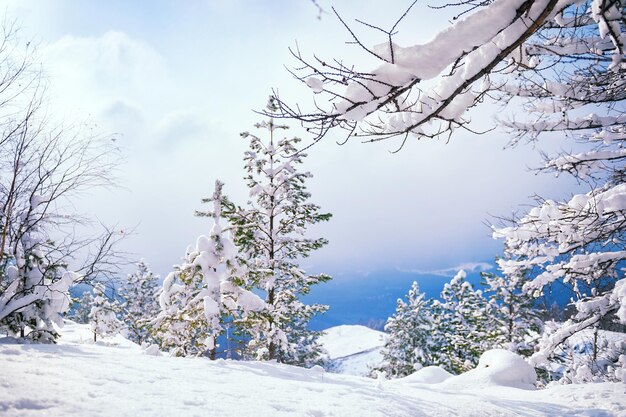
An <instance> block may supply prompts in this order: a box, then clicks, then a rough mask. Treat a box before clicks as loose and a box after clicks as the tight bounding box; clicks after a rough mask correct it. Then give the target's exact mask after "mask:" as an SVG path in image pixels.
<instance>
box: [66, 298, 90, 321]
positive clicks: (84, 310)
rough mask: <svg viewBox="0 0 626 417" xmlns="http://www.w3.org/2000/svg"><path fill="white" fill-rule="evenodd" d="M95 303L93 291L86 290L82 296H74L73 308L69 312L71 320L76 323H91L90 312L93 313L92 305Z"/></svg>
mask: <svg viewBox="0 0 626 417" xmlns="http://www.w3.org/2000/svg"><path fill="white" fill-rule="evenodd" d="M92 304H93V293H92V292H91V291H85V292H83V293H82V294H81V295H80V298H72V309H71V310H70V313H69V314H68V318H69V319H70V320H73V321H75V322H76V323H81V324H87V323H89V313H91V305H92Z"/></svg>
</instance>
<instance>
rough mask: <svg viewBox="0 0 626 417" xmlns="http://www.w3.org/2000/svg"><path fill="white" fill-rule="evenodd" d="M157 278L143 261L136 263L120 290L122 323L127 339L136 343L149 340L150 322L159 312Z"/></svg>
mask: <svg viewBox="0 0 626 417" xmlns="http://www.w3.org/2000/svg"><path fill="white" fill-rule="evenodd" d="M159 288H160V285H159V276H158V275H154V274H153V273H152V271H150V269H149V268H148V265H147V264H146V263H145V262H144V261H143V260H141V261H139V263H137V271H136V272H134V273H133V274H129V275H128V276H127V279H126V282H125V283H124V285H123V286H122V288H121V289H120V297H121V298H122V300H123V301H124V304H123V305H122V321H123V322H124V324H125V325H126V328H127V329H128V338H129V339H130V340H132V341H133V342H136V343H139V344H141V343H143V342H145V341H149V340H151V336H150V322H151V321H152V320H153V319H154V318H155V317H156V316H157V314H158V313H159V311H160V308H159V302H158V296H157V292H158V290H159Z"/></svg>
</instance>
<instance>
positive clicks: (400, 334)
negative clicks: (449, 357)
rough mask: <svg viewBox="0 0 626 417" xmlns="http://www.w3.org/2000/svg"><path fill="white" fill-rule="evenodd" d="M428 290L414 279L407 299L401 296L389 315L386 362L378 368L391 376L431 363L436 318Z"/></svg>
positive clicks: (409, 371)
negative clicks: (392, 313) (427, 297)
mask: <svg viewBox="0 0 626 417" xmlns="http://www.w3.org/2000/svg"><path fill="white" fill-rule="evenodd" d="M425 296H426V294H424V293H422V292H420V290H419V286H418V285H417V282H413V285H412V286H411V289H410V290H409V293H408V294H407V295H406V301H404V300H402V299H398V301H397V303H396V312H395V314H394V315H393V316H391V317H389V319H388V320H387V324H386V325H385V332H387V333H388V335H389V337H388V339H387V341H386V342H385V347H384V348H383V362H382V363H381V364H380V365H379V366H377V367H376V370H382V371H384V372H385V373H386V374H387V376H388V377H394V378H398V377H403V376H407V375H410V374H412V373H413V372H415V371H416V370H419V369H420V368H422V367H423V366H430V365H432V359H431V349H432V340H433V339H432V333H433V331H436V329H433V321H432V317H431V311H430V303H429V301H428V300H427V299H425Z"/></svg>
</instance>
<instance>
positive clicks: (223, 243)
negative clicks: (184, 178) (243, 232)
mask: <svg viewBox="0 0 626 417" xmlns="http://www.w3.org/2000/svg"><path fill="white" fill-rule="evenodd" d="M222 185H223V184H222V183H220V182H219V181H218V182H216V186H215V192H214V194H213V197H212V198H211V199H209V201H211V202H212V203H213V211H212V212H211V213H210V216H211V217H213V219H214V224H213V228H212V229H211V232H210V233H209V235H208V236H204V235H202V236H200V237H198V239H197V241H196V246H195V248H191V247H190V248H188V249H187V253H186V255H185V258H184V262H183V264H182V265H177V266H176V267H175V269H174V271H173V272H171V273H170V274H169V275H168V276H167V277H166V278H165V280H164V281H163V288H162V290H161V294H160V297H159V303H160V308H161V312H160V313H159V315H158V316H157V318H156V319H155V321H154V328H155V336H156V338H157V339H158V340H159V341H160V343H161V346H162V347H163V348H164V349H169V350H170V354H172V355H175V356H187V355H202V354H207V355H208V356H209V357H210V358H211V359H215V357H216V354H217V348H218V346H217V338H218V337H219V336H220V335H221V334H222V333H223V332H224V330H225V326H224V322H225V320H226V319H227V318H229V317H231V318H232V317H233V316H236V317H238V316H239V315H240V314H252V313H253V312H254V311H255V310H259V309H261V308H263V302H262V301H261V300H260V299H259V297H258V296H256V295H255V294H253V293H251V292H249V291H247V290H245V289H243V288H241V287H240V282H241V280H242V278H240V277H241V276H242V275H243V274H244V270H242V268H241V266H240V265H239V263H238V261H237V252H236V248H235V246H234V245H233V243H232V241H231V240H230V238H229V237H228V236H227V235H226V233H227V230H223V229H222V226H221V225H220V219H221V204H222V202H223V201H226V200H227V199H226V198H225V197H223V195H222Z"/></svg>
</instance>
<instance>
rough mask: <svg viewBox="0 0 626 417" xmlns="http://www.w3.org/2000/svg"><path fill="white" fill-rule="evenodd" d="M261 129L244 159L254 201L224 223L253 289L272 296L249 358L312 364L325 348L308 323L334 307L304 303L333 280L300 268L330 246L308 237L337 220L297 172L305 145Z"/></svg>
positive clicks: (256, 326) (250, 322)
mask: <svg viewBox="0 0 626 417" xmlns="http://www.w3.org/2000/svg"><path fill="white" fill-rule="evenodd" d="M272 105H273V104H272V103H271V102H270V106H272ZM256 127H257V128H259V129H263V130H265V131H267V138H263V139H262V138H260V137H259V136H256V135H254V134H252V133H248V132H246V133H243V134H242V137H243V138H244V139H246V140H248V141H249V145H250V149H249V150H248V151H246V153H245V157H244V161H245V170H246V172H247V176H246V180H247V185H248V187H249V189H250V202H249V204H248V206H247V207H245V208H241V207H237V206H235V205H233V204H232V203H229V204H225V206H224V208H225V209H224V213H225V217H227V218H228V220H229V221H230V223H231V224H233V225H234V226H235V227H236V244H237V246H238V247H239V249H240V252H241V255H242V260H243V262H245V265H246V267H247V270H248V275H247V282H246V283H247V285H248V286H249V288H254V289H257V290H259V291H261V292H263V294H264V295H265V304H266V307H265V309H264V310H263V311H260V312H257V313H256V314H254V315H252V316H250V317H249V318H248V319H247V320H246V321H245V323H243V325H244V326H245V328H246V331H247V333H248V334H249V336H250V342H249V343H248V346H247V352H248V355H250V356H252V357H254V358H257V359H261V360H272V359H275V360H278V361H280V362H288V363H311V361H312V359H311V358H317V357H318V356H319V352H320V346H319V345H318V343H317V341H316V339H317V338H316V336H317V334H316V333H315V332H311V331H310V330H308V329H307V324H308V321H309V320H310V318H311V317H313V316H314V315H315V314H318V313H322V312H324V311H326V309H327V308H328V307H327V306H324V305H318V304H313V305H307V304H304V303H303V302H302V301H301V298H302V296H304V295H306V294H307V293H309V291H310V288H311V286H313V285H316V284H318V283H321V282H325V281H328V280H329V279H330V277H329V276H328V275H325V274H320V275H309V274H307V273H306V272H304V271H303V270H302V269H300V268H299V266H298V261H299V259H301V258H303V257H306V256H308V255H309V253H310V252H311V251H313V250H316V249H319V248H320V247H322V246H323V245H325V244H326V239H323V238H318V239H311V238H307V237H305V233H306V229H307V227H308V226H310V225H312V224H315V223H318V222H320V221H326V220H328V219H329V218H330V217H331V215H330V214H327V213H320V208H319V207H318V206H317V205H315V204H313V203H310V202H309V198H310V194H309V192H308V191H307V190H306V186H305V181H306V179H307V178H310V177H311V174H310V173H309V172H302V171H299V170H298V166H299V165H301V164H302V162H303V159H304V157H305V156H306V155H305V154H304V153H298V152H296V150H297V149H296V145H297V143H298V142H299V141H300V139H298V138H291V139H289V138H284V137H280V136H279V132H280V131H281V130H284V129H286V126H280V125H276V124H275V123H274V121H273V120H269V121H267V122H263V123H259V124H257V125H256ZM307 358H308V359H307Z"/></svg>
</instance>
